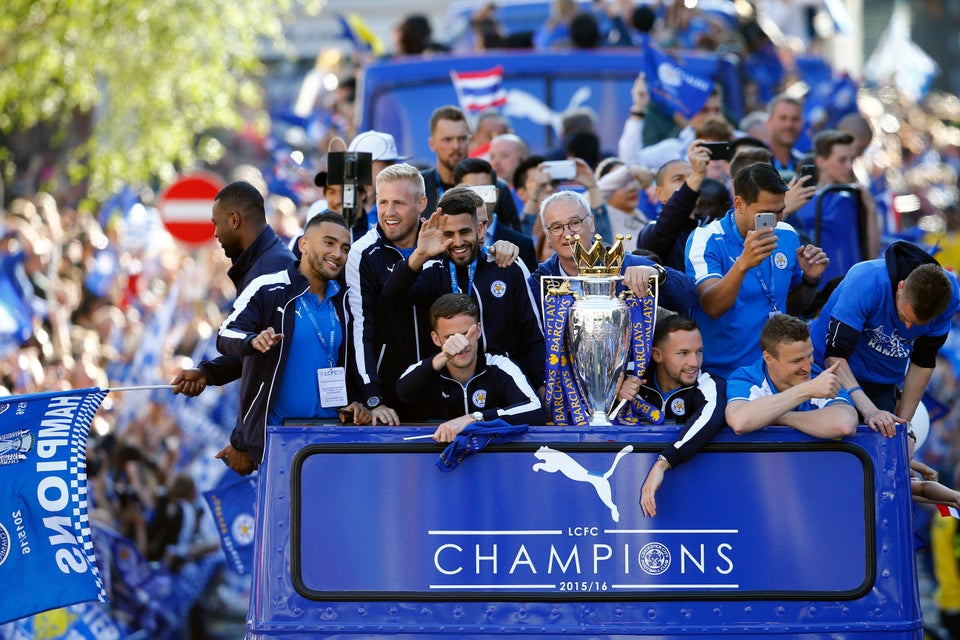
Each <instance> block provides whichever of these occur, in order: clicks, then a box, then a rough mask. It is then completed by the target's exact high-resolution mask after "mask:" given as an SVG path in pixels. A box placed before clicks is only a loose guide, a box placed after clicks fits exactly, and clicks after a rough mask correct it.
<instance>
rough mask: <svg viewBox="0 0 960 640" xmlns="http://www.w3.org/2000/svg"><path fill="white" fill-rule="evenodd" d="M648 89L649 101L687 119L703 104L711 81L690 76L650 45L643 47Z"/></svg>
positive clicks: (676, 62) (669, 57)
mask: <svg viewBox="0 0 960 640" xmlns="http://www.w3.org/2000/svg"><path fill="white" fill-rule="evenodd" d="M644 58H645V61H646V68H647V90H648V91H649V92H650V98H651V99H652V100H653V101H654V102H656V103H658V104H660V105H661V106H663V107H665V108H666V109H668V110H669V111H670V112H671V113H680V114H681V115H682V116H683V117H684V118H687V119H688V120H689V119H690V118H691V117H692V116H693V115H694V114H695V113H697V112H698V111H700V109H702V108H703V105H704V104H706V102H707V98H709V97H710V92H712V91H713V80H709V79H707V78H701V77H700V76H698V75H695V74H693V73H690V72H689V71H688V70H687V69H686V68H685V67H684V65H683V63H682V62H680V61H678V60H676V59H674V58H673V57H672V56H669V55H667V54H666V53H664V52H663V51H660V50H659V49H658V48H657V47H655V46H654V45H653V44H652V43H649V42H648V43H647V46H646V47H645V48H644Z"/></svg>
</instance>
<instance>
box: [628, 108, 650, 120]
mask: <svg viewBox="0 0 960 640" xmlns="http://www.w3.org/2000/svg"><path fill="white" fill-rule="evenodd" d="M630 115H632V116H633V117H635V118H646V117H647V112H646V111H640V110H639V109H630Z"/></svg>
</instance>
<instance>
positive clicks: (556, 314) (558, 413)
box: [543, 278, 589, 426]
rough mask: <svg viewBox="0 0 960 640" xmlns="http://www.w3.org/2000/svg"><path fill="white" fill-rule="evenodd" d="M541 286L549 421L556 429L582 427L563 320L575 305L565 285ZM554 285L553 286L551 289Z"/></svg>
mask: <svg viewBox="0 0 960 640" xmlns="http://www.w3.org/2000/svg"><path fill="white" fill-rule="evenodd" d="M548 280H555V281H556V282H555V283H545V285H546V286H545V294H544V296H543V308H544V337H545V340H546V353H547V362H546V384H545V387H546V392H545V394H544V395H545V397H546V399H547V407H548V410H549V417H550V420H551V422H552V423H553V424H555V425H558V426H567V425H586V424H587V423H588V422H589V416H588V415H587V411H586V407H585V400H584V393H583V391H582V390H581V389H580V385H579V383H578V381H577V377H576V376H575V375H574V373H573V369H572V362H571V358H570V343H569V340H568V339H567V318H568V317H569V313H570V307H571V306H573V303H574V302H575V297H574V294H573V291H572V290H570V288H569V283H564V282H561V280H560V279H559V278H556V279H548ZM554 284H556V285H557V286H553V285H554Z"/></svg>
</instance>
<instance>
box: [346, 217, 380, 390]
mask: <svg viewBox="0 0 960 640" xmlns="http://www.w3.org/2000/svg"><path fill="white" fill-rule="evenodd" d="M377 238H379V234H378V233H377V229H376V227H374V228H373V229H370V230H369V231H367V233H366V234H364V236H363V237H362V238H360V239H359V240H357V242H356V244H354V245H353V247H352V248H351V250H350V253H349V254H347V269H346V271H347V273H346V280H347V287H348V290H349V289H352V290H353V291H354V292H355V293H356V295H348V296H347V298H348V300H349V302H350V312H351V313H352V314H353V348H354V351H355V352H356V357H355V360H356V362H357V372H358V373H359V374H360V380H361V382H362V383H363V384H364V385H367V384H370V373H369V372H368V371H367V359H366V358H365V357H364V352H363V328H364V324H365V321H366V318H365V317H364V315H363V290H362V289H361V288H360V262H361V261H362V260H363V257H364V256H363V252H364V251H366V249H367V248H368V247H369V246H370V245H372V244H373V243H374V242H376V241H377Z"/></svg>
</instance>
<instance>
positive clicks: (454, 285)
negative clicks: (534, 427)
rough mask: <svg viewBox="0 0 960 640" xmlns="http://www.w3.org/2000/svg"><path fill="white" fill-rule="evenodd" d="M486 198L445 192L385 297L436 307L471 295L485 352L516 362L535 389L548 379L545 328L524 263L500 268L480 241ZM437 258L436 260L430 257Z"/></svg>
mask: <svg viewBox="0 0 960 640" xmlns="http://www.w3.org/2000/svg"><path fill="white" fill-rule="evenodd" d="M483 206H484V204H483V200H482V199H481V198H480V196H478V195H477V194H476V193H475V192H473V191H472V190H471V189H470V188H469V187H455V188H453V189H450V190H449V191H447V192H446V193H444V194H443V197H442V198H441V199H440V202H439V204H438V213H434V214H433V215H432V216H431V217H430V219H429V220H428V221H427V222H426V223H425V224H424V225H423V226H422V227H421V228H420V233H419V237H418V239H417V248H416V249H415V250H414V251H413V253H412V254H411V255H410V257H409V258H408V259H407V260H404V261H401V262H398V263H397V264H396V267H395V268H394V269H393V273H391V274H390V277H389V278H387V282H386V283H385V284H384V287H383V299H384V300H387V301H389V302H395V301H400V300H406V301H408V302H412V303H414V304H431V303H432V302H433V301H434V300H436V299H437V298H439V297H440V296H441V295H443V294H444V293H460V292H463V293H467V294H468V295H470V296H472V297H473V298H474V300H476V302H477V303H478V305H479V307H480V319H481V321H482V322H481V326H482V332H481V337H482V338H483V345H484V350H485V351H486V352H487V353H493V354H498V355H505V356H507V357H509V358H510V359H511V360H513V361H514V362H516V363H517V364H518V365H519V366H520V369H521V370H522V371H523V373H524V375H525V376H526V377H527V379H528V380H529V381H530V384H532V385H533V387H534V388H535V389H538V388H540V387H541V386H543V381H544V357H545V354H544V341H543V326H542V325H541V323H540V314H539V311H538V307H539V304H538V303H537V301H536V299H535V298H533V297H532V296H531V295H530V290H529V288H528V287H527V278H528V277H529V275H530V274H529V273H528V272H527V268H526V267H525V266H524V265H523V262H521V261H514V263H513V264H511V265H509V266H507V267H500V266H498V265H497V264H496V263H495V262H494V261H493V257H492V256H491V255H489V254H488V253H487V251H486V250H485V249H484V248H483V246H482V244H481V240H480V239H479V237H478V228H477V210H478V209H481V208H483ZM429 258H433V259H429Z"/></svg>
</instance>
